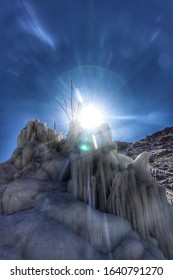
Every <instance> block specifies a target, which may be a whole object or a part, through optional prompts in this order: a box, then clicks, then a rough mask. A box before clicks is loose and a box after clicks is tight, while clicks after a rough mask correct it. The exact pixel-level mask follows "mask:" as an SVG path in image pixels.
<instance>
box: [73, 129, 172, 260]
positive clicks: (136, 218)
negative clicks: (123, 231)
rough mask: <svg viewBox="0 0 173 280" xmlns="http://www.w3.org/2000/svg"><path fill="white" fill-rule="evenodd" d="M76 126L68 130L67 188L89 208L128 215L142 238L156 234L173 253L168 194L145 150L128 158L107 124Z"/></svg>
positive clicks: (160, 244) (164, 249)
mask: <svg viewBox="0 0 173 280" xmlns="http://www.w3.org/2000/svg"><path fill="white" fill-rule="evenodd" d="M76 126H77V124H75V125H74V127H75V128H74V129H73V127H71V131H70V135H69V139H71V141H72V140H73V141H74V148H73V151H72V152H71V155H70V166H71V180H70V181H69V183H68V191H69V192H71V193H72V194H73V195H74V196H76V197H77V198H78V199H80V200H82V201H83V202H85V203H87V204H89V205H90V206H92V207H93V208H96V209H99V210H100V211H102V212H106V213H111V214H115V215H118V216H121V217H123V218H125V219H127V220H128V221H129V222H130V223H131V225H132V227H133V229H134V230H136V231H137V232H139V234H140V236H141V237H142V238H148V237H150V236H152V237H154V238H156V240H157V241H158V243H159V247H160V248H161V250H162V251H163V252H164V253H165V255H166V256H173V252H172V249H171V248H170V246H169V243H170V242H171V240H172V236H171V233H170V232H171V229H170V220H169V219H170V218H169V211H168V205H167V201H166V195H165V191H163V190H162V189H160V187H159V185H158V183H157V181H156V180H155V179H154V178H153V177H152V175H151V170H150V164H149V154H148V153H147V152H145V151H144V152H143V153H141V154H140V155H139V156H138V157H137V158H136V160H132V159H131V158H130V157H128V156H126V155H123V154H120V153H118V151H117V148H116V145H115V143H114V142H113V141H112V138H111V131H110V128H109V125H108V124H102V125H101V126H100V127H98V128H97V129H96V130H95V131H94V132H93V130H92V131H88V132H86V131H84V130H80V127H78V128H76ZM76 132H77V133H76ZM82 141H83V144H81V143H82Z"/></svg>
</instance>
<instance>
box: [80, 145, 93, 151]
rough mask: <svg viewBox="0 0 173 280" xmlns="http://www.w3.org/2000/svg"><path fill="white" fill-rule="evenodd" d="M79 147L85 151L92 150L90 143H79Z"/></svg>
mask: <svg viewBox="0 0 173 280" xmlns="http://www.w3.org/2000/svg"><path fill="white" fill-rule="evenodd" d="M79 149H80V150H81V151H83V152H88V151H90V150H91V147H90V145H89V144H85V143H82V144H80V145H79Z"/></svg>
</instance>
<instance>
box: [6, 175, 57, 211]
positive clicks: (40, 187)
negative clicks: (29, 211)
mask: <svg viewBox="0 0 173 280" xmlns="http://www.w3.org/2000/svg"><path fill="white" fill-rule="evenodd" d="M53 189H55V186H54V185H52V184H51V183H49V182H46V181H45V182H44V181H39V180H35V179H32V178H21V179H17V180H15V181H13V182H11V183H10V184H8V186H7V187H6V189H5V191H4V193H3V198H2V207H3V211H4V213H13V212H15V211H18V210H22V209H25V208H28V207H30V206H31V205H32V204H33V201H34V200H35V199H36V198H37V195H38V194H39V193H40V192H43V191H44V192H45V191H47V192H49V191H51V190H53Z"/></svg>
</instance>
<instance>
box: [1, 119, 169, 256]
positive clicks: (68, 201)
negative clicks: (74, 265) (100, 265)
mask: <svg viewBox="0 0 173 280" xmlns="http://www.w3.org/2000/svg"><path fill="white" fill-rule="evenodd" d="M80 133H81V131H80V128H79V126H78V124H77V122H75V123H73V124H70V129H69V133H68V137H67V139H66V140H63V139H62V133H61V132H60V133H58V134H56V133H55V131H54V132H53V131H50V130H49V129H47V128H46V126H45V124H41V123H40V122H39V121H30V122H29V123H28V124H27V126H26V127H25V128H24V129H23V130H22V131H21V133H20V135H19V137H18V147H17V149H16V150H15V151H14V153H13V155H12V157H11V159H10V160H9V162H7V163H6V164H7V165H8V166H10V170H12V171H11V175H10V180H7V179H5V180H6V184H3V186H0V213H1V214H3V215H1V216H0V236H1V238H0V258H1V259H3V258H5V259H22V258H24V259H164V258H165V257H164V255H165V256H166V257H168V258H171V259H172V258H173V252H172V251H171V250H172V248H171V246H169V244H170V243H171V242H172V236H171V234H172V233H171V230H172V229H171V227H170V224H171V222H172V221H170V220H169V218H170V217H171V215H172V212H171V210H170V209H169V208H168V204H167V202H166V196H165V192H164V190H163V189H160V187H159V186H158V184H157V181H156V180H155V179H154V178H152V176H151V173H150V166H149V161H148V153H146V152H144V153H142V154H141V155H139V157H138V158H137V159H136V160H133V159H131V158H130V157H127V156H125V155H123V154H120V153H118V152H117V149H116V145H115V143H113V142H112V139H111V133H110V130H109V127H108V125H106V124H105V125H102V126H101V127H100V130H99V134H98V135H99V137H96V138H97V139H96V140H97V145H98V149H94V150H91V151H88V152H82V151H80V150H79V148H78V140H79V135H80ZM98 135H97V136H98ZM99 140H100V141H99ZM12 167H13V168H12ZM3 168H7V166H6V165H4V167H3ZM3 170H4V169H3ZM169 210H170V212H169ZM170 213H171V214H170ZM159 249H161V250H162V252H163V253H164V255H163V254H162V252H161V251H160V250H159Z"/></svg>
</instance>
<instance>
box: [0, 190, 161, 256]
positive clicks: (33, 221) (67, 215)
mask: <svg viewBox="0 0 173 280" xmlns="http://www.w3.org/2000/svg"><path fill="white" fill-rule="evenodd" d="M0 236H1V239H0V258H1V259H59V260H61V259H145V257H147V258H150V259H157V258H158V259H165V257H164V255H163V254H162V253H161V251H160V250H159V249H158V247H157V242H155V241H154V242H151V241H148V243H147V245H146V244H144V243H143V242H144V241H143V240H141V238H140V237H139V235H138V234H137V233H136V232H134V231H132V229H131V225H130V224H129V223H128V221H126V220H124V219H123V218H121V217H117V216H115V215H111V214H106V213H101V212H99V211H98V210H94V209H93V208H91V207H90V206H88V205H87V204H85V203H82V202H80V201H78V200H77V199H76V198H75V197H73V196H72V195H70V194H69V193H67V192H64V193H62V192H58V191H55V192H52V193H49V194H42V195H41V197H40V199H38V200H36V201H35V205H34V208H33V209H30V210H25V211H19V212H16V213H14V214H9V215H1V216H0ZM149 248H150V251H149ZM151 249H152V251H151Z"/></svg>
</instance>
